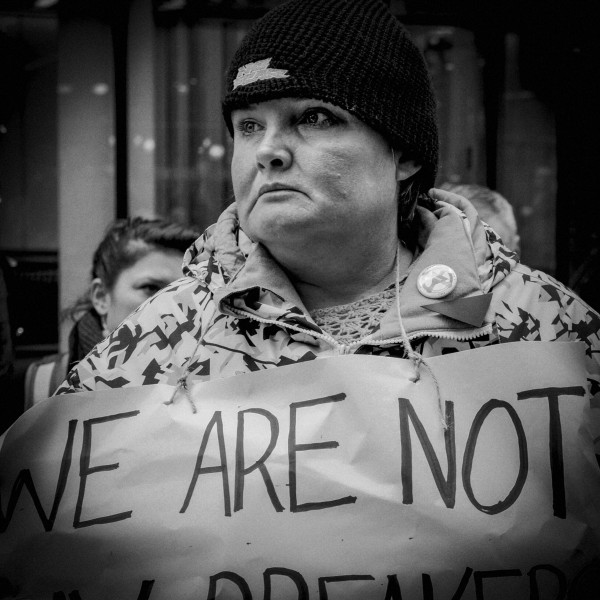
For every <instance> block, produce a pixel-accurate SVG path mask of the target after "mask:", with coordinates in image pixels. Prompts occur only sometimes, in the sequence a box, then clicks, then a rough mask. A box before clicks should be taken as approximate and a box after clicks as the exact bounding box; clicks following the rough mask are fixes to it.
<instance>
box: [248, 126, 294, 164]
mask: <svg viewBox="0 0 600 600" xmlns="http://www.w3.org/2000/svg"><path fill="white" fill-rule="evenodd" d="M256 164H257V166H258V168H259V170H261V171H262V170H268V169H278V170H285V169H287V168H289V166H290V165H291V164H292V152H291V150H290V148H289V146H288V144H287V143H286V141H285V138H284V136H282V135H280V134H277V133H275V134H267V135H265V137H264V138H263V139H262V141H261V143H260V146H259V147H258V149H257V152H256Z"/></svg>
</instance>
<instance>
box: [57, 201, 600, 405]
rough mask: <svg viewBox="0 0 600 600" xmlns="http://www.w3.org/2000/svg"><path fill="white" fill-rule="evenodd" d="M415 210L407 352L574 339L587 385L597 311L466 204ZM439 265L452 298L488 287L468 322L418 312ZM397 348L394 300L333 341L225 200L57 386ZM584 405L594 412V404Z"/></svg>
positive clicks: (405, 312)
mask: <svg viewBox="0 0 600 600" xmlns="http://www.w3.org/2000/svg"><path fill="white" fill-rule="evenodd" d="M453 203H456V206H454V205H452V204H448V203H446V202H438V203H437V204H436V209H435V210H434V211H433V212H431V211H429V210H426V209H424V208H419V216H420V221H421V223H422V231H421V235H420V238H419V240H420V241H419V243H420V249H419V252H418V254H417V255H416V257H415V259H414V260H413V263H412V265H411V268H410V270H409V272H408V275H407V276H406V277H405V278H404V279H403V281H402V285H401V289H400V296H399V304H400V313H401V315H402V322H403V324H404V328H405V331H406V333H407V334H408V337H409V338H410V340H411V343H412V345H413V348H414V349H415V350H417V351H418V352H419V353H421V354H422V355H423V356H424V357H428V356H435V355H440V354H445V353H448V352H455V351H460V350H465V349H471V348H477V347H479V346H486V345H488V344H495V343H503V342H512V341H553V340H557V341H571V340H582V341H584V342H585V343H586V345H587V356H588V365H587V366H588V371H589V374H590V375H589V380H590V385H591V387H592V392H593V393H594V394H597V393H598V391H599V389H600V388H599V383H598V382H599V379H600V377H599V375H598V372H599V370H600V368H599V364H598V363H599V362H600V340H599V335H600V334H599V330H600V317H599V315H598V314H597V313H595V312H594V311H593V310H591V309H590V307H588V306H587V305H586V304H585V303H583V302H582V301H581V300H580V299H579V298H578V297H577V296H575V294H574V293H572V292H571V291H570V290H568V289H567V288H565V287H564V286H563V285H561V284H560V283H559V282H557V281H556V280H555V279H553V278H552V277H550V276H548V275H546V274H544V273H541V272H538V271H533V270H531V269H529V268H527V267H526V266H524V265H521V264H519V263H518V261H517V258H516V256H515V254H514V253H513V252H511V251H510V250H508V249H507V248H506V247H504V246H503V244H502V242H501V240H500V239H499V238H498V237H497V236H496V234H495V233H494V231H493V230H492V229H490V228H489V227H488V226H487V225H485V224H484V223H482V222H481V221H480V220H479V218H478V217H477V214H476V212H475V209H474V208H473V207H472V205H471V204H470V203H468V202H467V201H466V200H465V201H464V203H463V201H462V200H460V201H453ZM440 263H441V264H445V265H448V266H450V267H452V268H453V269H454V271H455V272H456V274H457V281H458V283H457V286H456V288H455V289H454V291H453V292H452V293H451V294H450V295H449V296H447V297H446V298H443V300H444V301H454V300H457V299H461V298H473V297H476V296H480V295H482V294H491V303H490V305H489V308H488V310H487V313H486V314H485V318H484V320H483V322H482V323H480V324H479V326H473V325H469V324H468V323H464V322H462V321H459V320H456V319H453V318H450V317H447V316H443V315H441V314H438V313H436V312H433V311H431V310H427V309H425V308H423V306H424V305H426V304H431V303H433V302H435V301H433V300H429V299H427V298H424V297H423V296H422V295H421V294H420V293H419V292H418V290H417V285H416V281H417V278H418V275H419V273H420V272H421V271H422V270H423V269H425V268H426V267H428V266H430V265H433V264H440ZM355 352H358V353H371V354H377V355H386V356H399V357H402V356H404V347H403V345H402V343H401V325H400V320H399V318H398V310H397V307H396V304H395V303H394V305H393V306H392V308H390V310H389V311H388V312H387V313H386V314H385V315H384V316H383V318H382V319H381V321H380V322H379V323H378V324H377V325H376V326H374V328H373V330H372V331H371V332H370V333H369V335H368V336H367V337H366V338H363V339H362V340H360V341H358V342H356V343H353V344H350V345H343V344H340V343H337V342H336V341H335V340H334V339H333V338H332V337H331V336H330V335H328V334H327V332H325V331H322V330H321V329H320V328H319V327H318V326H317V325H316V324H315V323H314V321H313V320H312V319H311V317H310V316H309V314H308V313H307V311H306V310H305V308H304V307H303V305H302V302H301V300H300V298H299V297H298V295H297V293H296V291H295V289H294V287H293V286H292V285H291V283H290V281H289V280H288V278H287V277H286V275H285V273H284V272H283V271H282V270H281V269H280V268H279V267H278V265H277V264H276V263H275V261H274V260H273V258H272V257H271V256H270V255H269V253H268V251H267V250H266V249H265V248H264V247H262V246H261V245H257V244H254V243H252V242H251V241H250V240H249V239H248V238H247V236H246V235H245V234H244V233H243V231H241V230H240V229H239V226H238V220H237V212H236V207H235V204H233V205H231V206H230V207H229V208H228V209H227V210H226V211H225V212H224V213H223V214H222V216H221V217H220V219H219V221H218V222H217V223H216V224H215V225H213V226H212V227H210V228H209V229H208V230H207V231H206V232H205V234H204V235H203V236H202V237H201V238H199V239H198V240H197V241H196V243H195V244H194V246H193V247H192V248H190V249H189V250H188V252H187V253H186V257H185V259H184V277H182V278H181V279H179V280H177V281H175V282H174V283H172V284H171V285H169V286H168V287H167V288H165V289H163V290H162V291H161V292H159V293H158V294H156V295H155V296H154V297H152V298H151V299H150V300H148V301H146V302H145V303H144V304H142V306H141V307H140V308H138V310H137V311H136V312H134V313H133V314H132V315H130V317H129V318H127V319H126V320H125V321H124V322H123V323H122V324H121V325H120V326H119V327H118V328H117V329H116V330H115V331H114V332H113V333H112V334H111V335H110V336H109V337H108V338H107V339H106V340H104V341H103V342H101V343H100V344H99V345H98V346H96V348H94V349H93V350H92V352H91V353H90V354H88V356H87V357H86V358H85V359H83V360H82V361H81V362H80V363H79V364H78V365H77V366H76V367H75V368H74V369H73V370H72V371H71V372H70V373H69V375H68V378H67V380H66V381H65V382H64V383H63V384H62V385H61V386H60V388H59V389H58V391H57V393H58V394H64V393H69V392H75V391H84V390H102V389H108V388H118V387H124V386H139V385H149V384H155V383H167V384H176V383H177V382H178V381H179V380H180V378H182V377H183V376H188V377H189V378H190V379H192V380H203V381H208V380H211V379H219V378H224V377H232V376H235V375H238V374H241V373H248V372H253V371H258V370H261V369H269V368H272V367H279V366H282V365H288V364H292V363H295V362H300V361H306V360H313V359H317V358H321V357H326V356H333V355H338V354H349V353H355ZM594 412H596V411H594Z"/></svg>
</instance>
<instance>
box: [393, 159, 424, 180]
mask: <svg viewBox="0 0 600 600" xmlns="http://www.w3.org/2000/svg"><path fill="white" fill-rule="evenodd" d="M420 168H421V165H417V164H416V163H415V161H414V160H402V159H400V161H399V162H398V163H397V164H396V181H404V180H405V179H408V178H409V177H412V176H413V175H414V174H415V173H416V172H417V171H418V170H419V169H420Z"/></svg>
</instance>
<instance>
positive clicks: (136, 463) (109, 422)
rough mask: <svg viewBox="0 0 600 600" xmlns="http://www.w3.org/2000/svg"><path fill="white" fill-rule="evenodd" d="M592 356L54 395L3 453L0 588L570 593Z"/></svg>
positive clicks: (11, 436)
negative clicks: (186, 389) (586, 362)
mask: <svg viewBox="0 0 600 600" xmlns="http://www.w3.org/2000/svg"><path fill="white" fill-rule="evenodd" d="M583 352H584V348H583V345H580V344H568V343H553V344H546V343H518V344H506V345H499V346H494V347H489V348H483V349H478V350H475V351H468V352H461V353H456V354H451V355H447V356H444V357H437V358H433V359H430V360H429V361H428V364H429V367H430V369H431V370H429V369H428V368H426V367H425V366H422V367H421V370H420V373H421V377H420V379H418V380H416V381H415V377H414V375H415V369H414V365H413V364H412V363H411V362H409V361H405V360H399V359H393V358H382V357H373V356H340V357H336V358H326V359H319V360H315V361H311V362H307V363H302V364H296V365H292V366H288V367H281V368H277V369H270V370H266V371H261V372H258V373H254V374H250V375H241V376H238V377H233V378H230V379H226V380H221V381H213V382H209V383H200V384H194V385H192V386H191V387H190V394H191V398H187V397H186V396H185V394H184V393H183V392H178V394H177V396H176V399H175V402H174V403H173V404H165V401H167V400H168V399H169V398H170V397H171V396H172V393H173V388H170V387H167V386H146V387H141V388H132V389H123V390H115V391H109V392H97V393H82V394H74V395H67V396H61V397H57V398H53V399H50V400H48V401H45V402H43V403H41V404H39V405H36V406H35V407H34V408H33V409H32V410H31V411H29V412H28V413H26V414H25V415H24V416H23V417H21V419H20V420H19V421H18V422H17V423H16V424H15V425H14V426H13V427H12V429H11V430H9V432H8V434H7V436H6V439H5V442H4V445H3V447H2V449H1V450H0V476H1V481H0V508H1V514H0V518H1V522H0V565H1V568H0V577H3V578H4V586H5V588H6V589H12V590H13V591H14V593H15V596H14V597H18V598H35V599H38V598H39V599H48V600H67V599H68V600H77V599H80V600H100V599H102V600H104V599H107V598H110V599H117V600H128V599H132V600H134V599H138V600H146V599H149V600H161V599H169V600H171V599H173V598H177V599H178V600H188V599H189V600H191V599H194V600H196V599H198V600H205V599H211V598H231V599H244V600H250V599H265V600H266V599H277V600H281V599H294V600H295V599H302V600H306V599H309V598H310V599H315V600H316V599H319V600H326V599H329V600H341V599H342V598H343V599H345V600H347V599H359V598H360V599H365V598H368V599H371V598H373V599H381V600H417V599H419V600H422V599H423V600H424V599H428V600H433V599H448V600H449V599H451V598H453V599H455V600H459V599H463V600H467V599H470V600H482V599H485V600H499V599H503V600H504V599H507V598H510V599H512V600H519V599H530V598H531V599H548V600H554V599H558V598H565V597H566V594H567V590H568V589H572V588H573V586H575V587H576V586H577V585H583V584H582V583H581V582H582V581H584V580H585V578H586V577H588V576H589V574H590V572H591V570H592V569H593V561H594V560H595V559H598V557H599V556H600V541H599V540H600V510H599V508H600V506H599V504H600V474H599V471H598V467H597V464H596V459H595V456H594V453H593V445H592V439H591V437H592V436H591V434H590V432H589V431H588V428H587V426H586V423H587V418H588V416H589V415H588V412H589V398H588V397H587V385H586V374H585V371H584V368H583V366H582V365H583ZM432 373H433V375H435V380H434V377H433V376H432ZM436 381H437V386H439V392H440V394H438V393H437V389H438V387H437V386H436ZM192 399H193V406H194V408H195V412H194V411H193V410H192ZM586 569H587V571H586ZM586 585H587V584H586ZM575 597H576V596H575Z"/></svg>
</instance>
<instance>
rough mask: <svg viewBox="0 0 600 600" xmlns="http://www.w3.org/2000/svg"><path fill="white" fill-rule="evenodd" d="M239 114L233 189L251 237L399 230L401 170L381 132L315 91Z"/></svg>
mask: <svg viewBox="0 0 600 600" xmlns="http://www.w3.org/2000/svg"><path fill="white" fill-rule="evenodd" d="M232 121H233V126H234V152H233V160H232V164H231V172H232V179H233V189H234V193H235V198H236V202H237V205H238V213H239V218H240V224H241V226H242V229H243V230H244V231H245V233H246V234H247V235H248V236H249V237H250V238H251V239H253V240H254V241H259V242H262V243H263V244H264V245H265V246H267V247H269V246H270V245H271V244H273V243H281V241H282V240H284V241H285V243H287V244H290V245H291V244H294V242H295V241H296V242H298V243H312V242H322V241H324V240H327V241H328V242H333V243H339V242H343V241H348V240H354V241H355V242H356V243H359V240H360V239H361V236H363V235H374V234H377V235H388V234H389V233H390V232H393V235H395V232H396V229H397V200H396V190H397V181H396V179H397V172H396V168H395V165H394V160H393V156H392V152H391V149H390V147H389V145H388V143H387V142H386V140H385V139H384V138H383V136H381V135H380V134H379V133H378V132H376V131H375V130H373V129H371V128H370V127H369V126H367V125H366V124H364V123H363V122H362V121H360V120H359V119H357V118H356V117H354V116H353V115H352V114H350V113H349V112H347V111H345V110H343V109H341V108H338V107H337V106H334V105H331V104H328V103H326V102H322V101H318V100H311V99H296V98H283V99H278V100H270V101H268V102H261V103H259V104H254V105H251V106H250V107H248V108H245V109H239V110H236V111H234V112H233V114H232ZM269 186H271V187H269ZM363 239H364V238H363Z"/></svg>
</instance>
